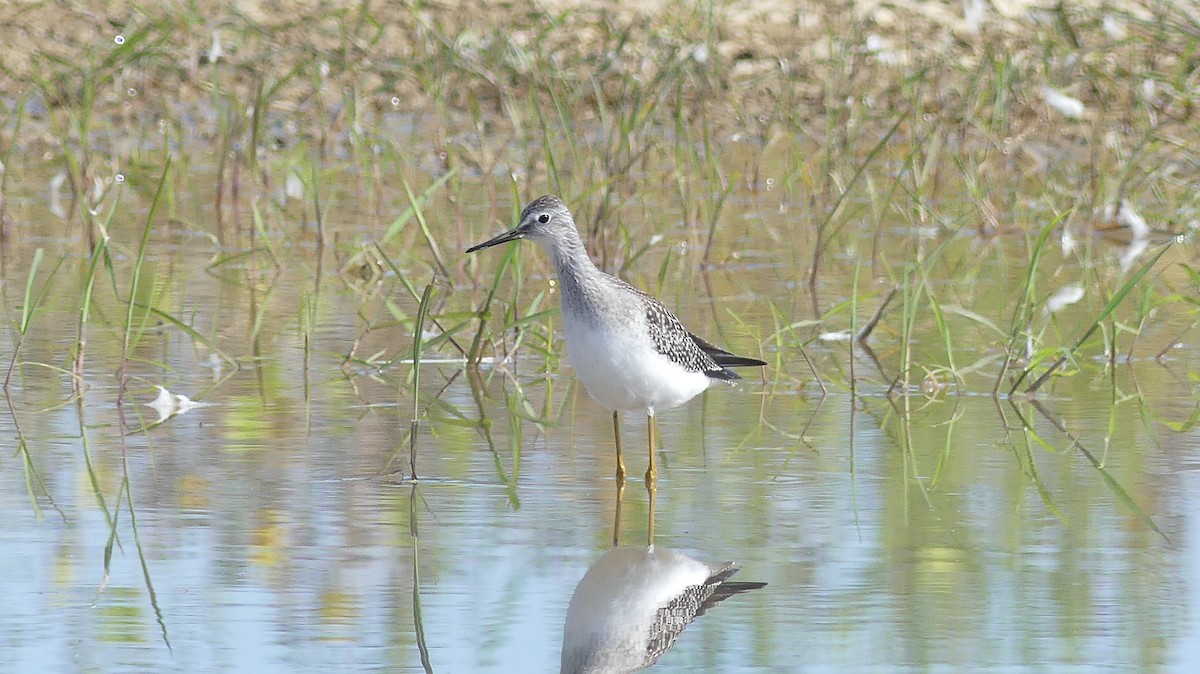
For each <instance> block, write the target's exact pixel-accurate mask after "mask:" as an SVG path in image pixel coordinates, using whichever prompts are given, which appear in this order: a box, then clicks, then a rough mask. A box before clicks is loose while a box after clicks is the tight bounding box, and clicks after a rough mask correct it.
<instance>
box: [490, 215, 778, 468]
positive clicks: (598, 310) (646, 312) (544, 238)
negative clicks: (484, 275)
mask: <svg viewBox="0 0 1200 674" xmlns="http://www.w3.org/2000/svg"><path fill="white" fill-rule="evenodd" d="M515 239H532V240H533V241H536V242H537V243H539V244H541V246H542V247H543V248H545V249H546V252H548V253H549V254H550V259H551V260H552V261H553V263H554V269H555V271H556V272H557V274H558V280H559V287H560V288H561V293H562V317H563V319H562V320H563V332H564V334H565V337H566V340H567V357H568V358H570V360H571V365H572V366H573V367H574V368H575V372H576V373H577V374H578V375H579V380H580V381H582V382H583V386H584V388H586V389H587V391H588V393H589V394H590V395H591V396H592V398H593V399H595V400H596V401H597V402H599V403H600V404H601V405H603V406H604V407H606V408H607V409H609V410H612V413H613V436H614V437H615V439H616V445H617V479H618V480H624V479H625V461H624V459H623V458H622V457H621V428H620V425H621V424H620V414H619V413H620V412H621V411H622V410H645V411H646V426H647V429H648V431H649V436H650V437H649V447H650V465H649V467H648V468H647V469H646V482H647V484H648V485H649V484H653V482H654V480H655V478H656V477H657V470H656V469H655V466H654V444H655V439H654V438H655V427H654V412H655V410H659V409H668V408H671V407H677V406H679V405H682V404H683V403H685V402H687V401H689V400H691V399H692V398H694V397H696V396H697V395H698V394H700V393H701V392H702V391H704V390H705V389H707V388H708V387H709V385H710V384H712V383H713V382H714V381H726V382H729V381H732V380H735V379H740V377H739V376H738V375H737V374H735V373H734V372H733V371H731V370H729V369H728V368H730V367H739V366H746V367H749V366H758V365H766V363H765V362H763V361H761V360H758V359H756V358H745V357H742V356H736V355H734V354H732V353H730V352H728V351H726V350H724V349H721V348H718V347H716V346H714V345H712V344H710V343H709V342H707V341H705V340H703V339H701V338H699V337H697V336H696V335H693V334H692V333H690V332H688V330H687V328H685V327H683V324H682V323H680V322H679V319H678V318H675V315H674V314H672V313H671V312H670V311H669V310H668V309H667V308H666V307H664V306H663V305H662V304H661V303H660V302H659V301H658V300H656V299H654V298H653V297H651V296H649V295H647V294H646V293H644V292H642V291H640V290H638V289H637V288H634V287H633V286H631V285H629V284H628V283H626V282H624V281H622V280H620V279H617V278H614V277H612V276H610V275H608V274H606V273H604V272H602V271H600V269H598V268H597V267H596V265H595V264H594V263H593V262H592V260H591V258H590V257H588V254H587V251H586V250H585V249H584V246H583V239H581V238H580V236H579V230H578V229H577V228H576V226H575V219H574V218H573V217H572V216H571V212H570V211H569V210H567V206H566V204H564V203H563V201H562V199H559V198H558V197H556V196H549V195H548V196H544V197H540V198H538V199H535V200H534V201H533V202H531V203H530V204H529V205H528V206H526V207H525V210H524V211H522V213H521V220H520V222H519V223H518V224H517V226H516V228H514V229H512V230H510V231H508V232H505V233H504V234H501V235H499V236H497V237H495V238H492V239H489V240H487V241H484V242H483V243H481V244H479V245H477V246H472V247H471V248H468V249H467V252H468V253H472V252H474V251H477V250H481V249H483V248H487V247H489V246H495V245H498V244H501V243H505V242H507V241H513V240H515Z"/></svg>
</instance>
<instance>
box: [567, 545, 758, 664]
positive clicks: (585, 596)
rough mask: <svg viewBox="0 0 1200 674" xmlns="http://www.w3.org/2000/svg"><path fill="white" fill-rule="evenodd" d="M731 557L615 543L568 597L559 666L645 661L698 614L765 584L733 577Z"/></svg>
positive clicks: (664, 648) (650, 660) (655, 656)
mask: <svg viewBox="0 0 1200 674" xmlns="http://www.w3.org/2000/svg"><path fill="white" fill-rule="evenodd" d="M737 570H738V567H737V565H736V564H734V563H733V562H725V563H722V564H708V563H705V562H701V561H697V560H695V559H692V558H691V557H688V556H687V555H685V554H683V553H682V552H678V551H676V550H670V549H668V548H661V547H655V546H649V547H618V548H613V549H611V550H609V551H608V552H606V553H604V555H602V556H601V557H600V559H598V560H596V562H595V563H594V564H592V566H591V568H589V569H588V570H587V573H586V574H584V576H583V579H582V580H580V581H579V585H578V586H576V588H575V592H574V594H572V595H571V603H570V605H569V606H568V607H567V620H566V623H565V624H564V625H563V645H562V659H561V668H560V671H561V672H564V673H566V672H569V673H571V674H583V673H585V672H592V673H598V672H631V671H634V670H636V669H641V668H643V667H649V666H650V665H652V664H654V662H655V661H656V660H658V658H659V657H660V656H662V654H663V653H665V652H666V651H667V649H668V648H670V647H671V645H672V644H673V643H675V639H676V638H678V637H679V635H680V634H681V633H682V632H683V629H684V628H685V627H687V626H688V624H689V623H691V622H692V620H694V619H695V618H697V617H699V616H701V615H703V614H704V612H705V611H707V610H708V609H710V608H712V607H713V606H715V605H716V604H717V603H718V602H721V601H723V600H725V599H728V598H729V597H732V596H733V595H735V594H738V593H740V592H746V591H748V590H755V589H758V588H760V587H763V586H765V585H766V583H739V582H731V581H730V580H729V577H730V576H732V575H733V574H734V573H736V572H737Z"/></svg>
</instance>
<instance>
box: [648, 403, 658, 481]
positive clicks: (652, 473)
mask: <svg viewBox="0 0 1200 674" xmlns="http://www.w3.org/2000/svg"><path fill="white" fill-rule="evenodd" d="M646 428H647V429H648V430H649V436H650V438H649V439H650V467H649V468H647V469H646V485H647V486H649V485H651V484H653V483H655V482H657V481H658V469H657V468H655V467H654V444H655V438H654V412H651V413H650V414H649V415H648V416H647V417H646Z"/></svg>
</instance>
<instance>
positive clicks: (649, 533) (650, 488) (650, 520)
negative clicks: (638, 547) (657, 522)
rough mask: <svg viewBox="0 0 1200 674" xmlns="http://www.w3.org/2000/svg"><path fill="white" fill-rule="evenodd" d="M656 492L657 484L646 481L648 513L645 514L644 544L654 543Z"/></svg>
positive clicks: (650, 544)
mask: <svg viewBox="0 0 1200 674" xmlns="http://www.w3.org/2000/svg"><path fill="white" fill-rule="evenodd" d="M657 493H658V484H657V483H656V482H653V481H650V482H647V483H646V494H647V495H649V497H650V499H649V513H648V514H647V515H646V545H647V546H653V545H654V496H655V494H657Z"/></svg>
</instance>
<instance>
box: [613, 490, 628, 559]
mask: <svg viewBox="0 0 1200 674" xmlns="http://www.w3.org/2000/svg"><path fill="white" fill-rule="evenodd" d="M624 497H625V478H623V477H621V478H618V479H617V507H616V509H615V511H614V514H613V537H612V544H613V547H614V548H615V547H617V546H618V545H620V543H619V541H620V538H621V501H622V500H623V499H624Z"/></svg>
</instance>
